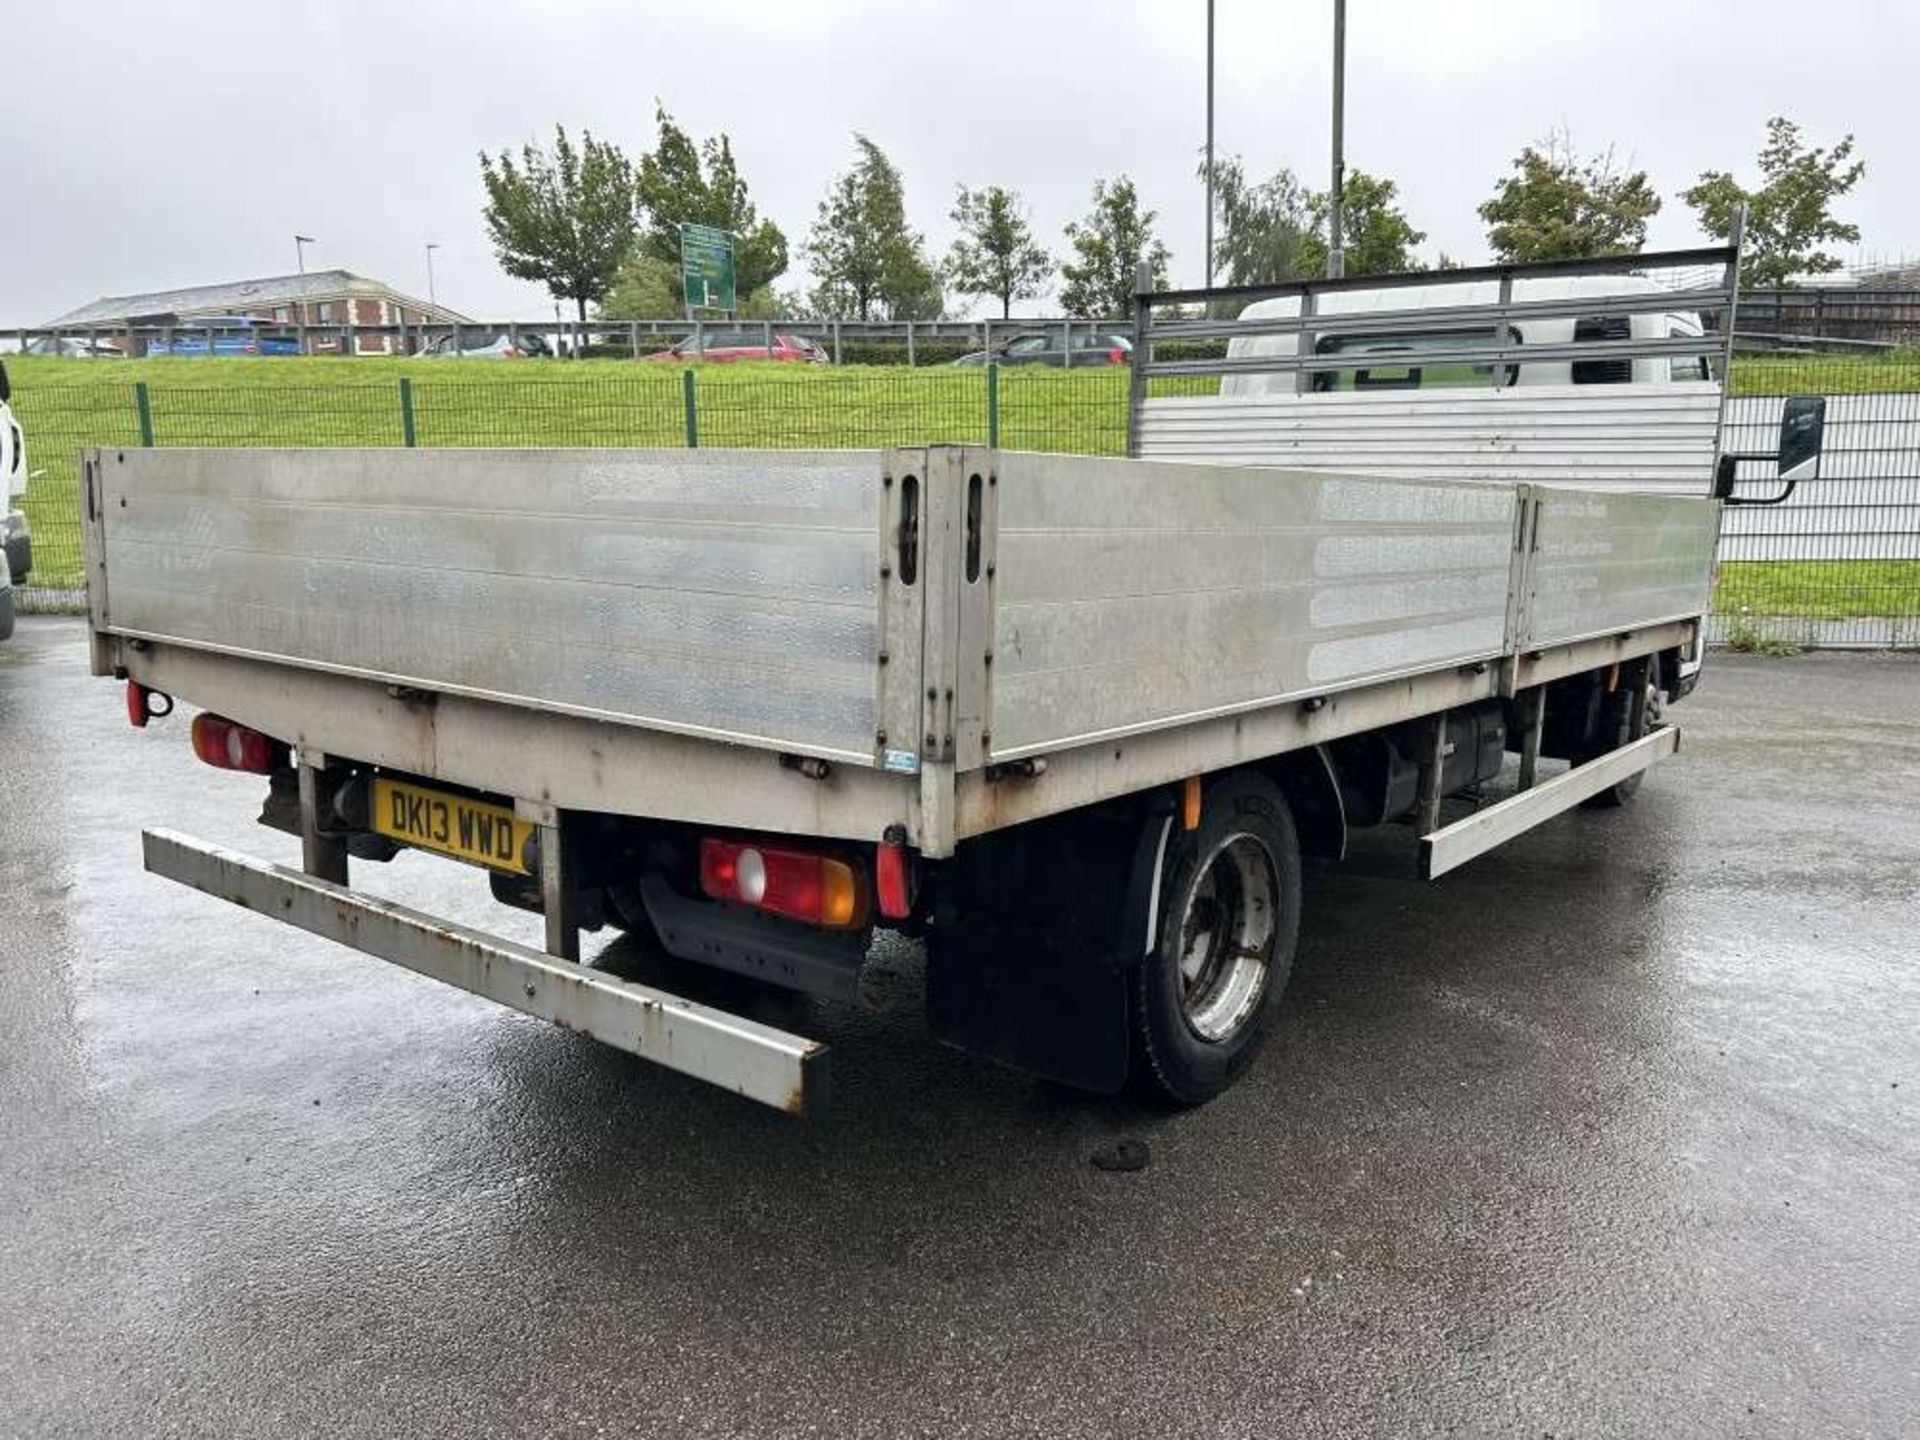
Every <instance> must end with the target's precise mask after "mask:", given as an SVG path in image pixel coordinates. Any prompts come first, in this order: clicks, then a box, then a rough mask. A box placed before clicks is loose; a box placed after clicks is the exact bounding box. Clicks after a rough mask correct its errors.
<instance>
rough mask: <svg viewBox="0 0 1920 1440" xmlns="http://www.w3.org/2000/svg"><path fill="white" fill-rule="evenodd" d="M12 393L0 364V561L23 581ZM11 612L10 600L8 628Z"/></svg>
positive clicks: (21, 462)
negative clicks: (10, 403) (15, 499)
mask: <svg viewBox="0 0 1920 1440" xmlns="http://www.w3.org/2000/svg"><path fill="white" fill-rule="evenodd" d="M12 393H13V387H12V382H11V381H9V380H8V379H7V367H6V366H5V365H4V364H0V501H4V502H5V503H4V504H3V505H0V560H4V561H5V562H6V569H7V573H8V575H9V576H10V577H11V578H12V579H14V580H25V579H26V578H27V576H28V575H29V574H31V573H32V571H33V531H32V528H31V527H30V526H29V525H28V524H27V517H26V514H25V512H24V511H20V510H16V509H14V508H13V499H14V497H15V496H17V495H24V494H26V493H27V442H26V437H25V436H23V435H22V434H21V433H20V424H19V422H18V421H17V420H15V419H14V418H13V411H12V409H11V408H10V407H9V406H8V404H7V401H8V399H9V398H10V397H11V395H12ZM12 613H13V612H12V602H11V601H10V600H9V602H8V610H7V618H8V628H9V629H11V628H12ZM0 638H3V637H0Z"/></svg>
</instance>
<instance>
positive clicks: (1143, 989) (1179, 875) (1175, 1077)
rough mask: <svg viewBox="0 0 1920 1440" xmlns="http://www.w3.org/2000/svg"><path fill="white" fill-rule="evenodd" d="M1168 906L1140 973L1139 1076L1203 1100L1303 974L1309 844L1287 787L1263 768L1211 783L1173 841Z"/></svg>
mask: <svg viewBox="0 0 1920 1440" xmlns="http://www.w3.org/2000/svg"><path fill="white" fill-rule="evenodd" d="M1159 902H1160V903H1159V935H1158V939H1157V941H1156V943H1155V945H1154V948H1153V950H1152V952H1151V953H1150V954H1149V955H1148V956H1147V958H1146V960H1145V962H1144V963H1143V964H1142V965H1141V966H1140V967H1139V969H1138V970H1137V971H1136V972H1135V973H1136V978H1135V984H1134V992H1133V997H1132V998H1133V1012H1134V1013H1133V1021H1134V1040H1135V1055H1134V1064H1133V1077H1134V1080H1135V1082H1136V1084H1137V1085H1138V1086H1139V1087H1140V1088H1141V1089H1143V1090H1144V1091H1145V1092H1146V1093H1148V1094H1149V1095H1152V1096H1155V1097H1157V1098H1160V1099H1163V1100H1168V1101H1172V1102H1173V1103H1175V1104H1180V1105H1198V1104H1201V1103H1203V1102H1204V1101H1207V1100H1211V1099H1212V1098H1213V1097H1214V1096H1216V1095H1218V1094H1219V1093H1220V1092H1221V1091H1223V1090H1225V1089H1226V1088H1227V1087H1228V1086H1229V1085H1231V1084H1233V1082H1234V1081H1235V1080H1237V1079H1238V1078H1239V1077H1240V1074H1241V1072H1242V1071H1244V1070H1245V1069H1246V1068H1247V1065H1248V1064H1249V1063H1250V1062H1251V1061H1252V1060H1253V1057H1254V1055H1255V1054H1256V1053H1258V1051H1259V1048H1260V1043H1261V1041H1262V1040H1263V1039H1264V1038H1265V1035H1266V1032H1267V1029H1268V1027H1269V1026H1270V1024H1271V1022H1272V1019H1273V1015H1274V1012H1275V1011H1276V1010H1277V1009H1278V1007H1279V1003H1280V995H1281V992H1282V991H1284V990H1285V989H1286V985H1287V977H1288V975H1289V974H1290V973H1291V971H1292V969H1293V952H1294V943H1295V940H1296V937H1297V936H1298V934H1299V928H1300V842H1299V839H1298V838H1297V836H1296V834H1295V832H1294V828H1293V816H1292V814H1291V813H1290V812H1289V810H1288V808H1287V801H1286V797H1285V796H1284V795H1283V794H1282V793H1281V791H1280V789H1279V787H1278V786H1276V785H1274V784H1272V783H1271V782H1269V781H1267V780H1265V779H1263V778H1261V777H1259V776H1255V775H1234V776H1230V777H1228V778H1226V779H1224V780H1221V781H1218V782H1216V783H1215V784H1213V785H1210V786H1208V787H1207V791H1206V794H1205V797H1204V804H1203V806H1202V811H1201V822H1200V825H1199V828H1198V829H1195V830H1176V831H1175V832H1174V833H1173V835H1172V836H1171V837H1169V839H1168V842H1167V853H1166V857H1165V861H1164V863H1163V865H1162V867H1161V886H1160V897H1159Z"/></svg>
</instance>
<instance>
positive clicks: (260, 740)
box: [193, 712, 287, 775]
mask: <svg viewBox="0 0 1920 1440" xmlns="http://www.w3.org/2000/svg"><path fill="white" fill-rule="evenodd" d="M193 753H194V754H195V755H198V756H199V757H200V758H201V759H202V760H204V761H206V762H207V764H209V765H212V766H215V767H216V768H218V769H221V770H245V771H247V772H249V773H250V774H254V775H271V774H272V773H273V772H274V771H275V770H276V769H278V768H279V767H280V766H282V765H284V764H286V762H287V747H286V746H285V745H283V744H281V743H280V742H279V741H278V740H276V739H274V738H273V737H272V736H271V735H262V734H261V733H260V732H259V731H258V730H249V729H248V728H247V727H246V726H244V725H239V724H236V723H234V722H233V721H231V720H224V719H222V718H221V717H220V716H218V715H209V714H206V713H204V712H203V713H201V714H199V715H196V716H194V717H193Z"/></svg>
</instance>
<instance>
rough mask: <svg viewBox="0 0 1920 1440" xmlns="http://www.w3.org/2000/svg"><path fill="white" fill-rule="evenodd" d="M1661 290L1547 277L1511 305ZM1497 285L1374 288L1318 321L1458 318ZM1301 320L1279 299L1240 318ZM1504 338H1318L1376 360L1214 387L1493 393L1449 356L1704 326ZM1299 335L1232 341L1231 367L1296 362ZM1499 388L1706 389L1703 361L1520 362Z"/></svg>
mask: <svg viewBox="0 0 1920 1440" xmlns="http://www.w3.org/2000/svg"><path fill="white" fill-rule="evenodd" d="M1661 290H1662V287H1660V286H1658V285H1656V284H1655V283H1654V282H1653V281H1652V280H1650V279H1648V278H1646V277H1645V276H1639V275H1565V276H1561V275H1545V276H1540V277H1538V278H1535V279H1527V278H1524V277H1523V278H1520V279H1517V280H1515V281H1514V282H1513V293H1512V295H1511V297H1510V298H1511V299H1513V300H1514V301H1519V302H1525V301H1529V300H1536V301H1548V300H1574V299H1579V298H1581V297H1584V296H1595V297H1599V296H1607V297H1618V296H1621V295H1632V294H1636V293H1641V292H1644V293H1646V294H1648V295H1659V294H1660V293H1661ZM1499 302H1500V285H1499V282H1498V281H1495V280H1465V281H1453V282H1448V281H1445V280H1436V281H1434V282H1433V283H1432V284H1429V285H1383V286H1381V287H1380V288H1378V289H1355V290H1330V291H1327V292H1326V293H1324V294H1321V295H1319V296H1317V297H1316V300H1315V306H1316V313H1319V314H1324V315H1360V314H1366V313H1367V312H1369V311H1374V310H1379V311H1401V310H1442V309H1448V310H1457V309H1458V308H1459V307H1460V306H1463V305H1496V304H1498V303H1499ZM1299 313H1300V297H1299V296H1298V295H1276V296H1275V297H1274V298H1272V299H1271V300H1259V301H1255V302H1254V303H1253V304H1251V305H1249V306H1247V308H1246V309H1245V310H1242V311H1241V312H1240V318H1241V319H1242V320H1261V319H1285V318H1292V317H1294V316H1297V315H1298V314H1299ZM1505 329H1506V331H1507V333H1506V335H1504V336H1497V335H1495V333H1494V330H1493V327H1491V326H1483V327H1474V326H1462V325H1460V324H1458V323H1448V324H1436V325H1435V326H1434V327H1433V328H1432V329H1425V328H1420V327H1417V326H1415V327H1409V328H1408V329H1407V330H1406V331H1404V332H1399V333H1395V334H1389V335H1322V336H1320V337H1318V339H1317V341H1316V343H1315V345H1314V351H1315V353H1317V354H1321V355H1330V356H1331V355H1338V356H1342V357H1347V356H1353V357H1356V358H1357V357H1362V356H1372V355H1378V356H1379V357H1380V364H1378V365H1377V366H1369V367H1367V368H1365V369H1355V370H1340V371H1320V372H1317V373H1302V374H1301V375H1298V376H1296V375H1294V374H1275V375H1229V376H1226V377H1224V378H1223V379H1222V381H1221V383H1220V393H1221V394H1222V395H1239V396H1258V395H1278V394H1287V395H1291V394H1293V393H1295V391H1296V390H1297V389H1307V390H1311V391H1332V390H1356V391H1363V392H1364V391H1372V390H1428V389H1436V388H1441V387H1450V386H1473V387H1477V388H1480V389H1486V388H1489V387H1491V386H1492V385H1493V384H1494V376H1493V369H1492V367H1491V366H1488V365H1449V364H1448V363H1447V352H1448V351H1449V350H1462V349H1467V348H1469V347H1472V348H1476V349H1484V348H1485V347H1486V346H1487V345H1489V344H1491V343H1497V342H1498V341H1500V340H1503V339H1504V340H1508V341H1513V342H1515V343H1518V344H1521V345H1565V344H1568V343H1575V344H1577V343H1579V342H1581V341H1587V340H1626V339H1636V340H1642V339H1644V340H1656V339H1668V338H1673V337H1677V336H1687V337H1690V338H1694V337H1698V336H1699V335H1700V334H1701V333H1702V331H1701V324H1700V317H1699V315H1698V314H1695V313H1693V312H1691V311H1683V310H1662V309H1659V308H1658V307H1657V306H1656V307H1654V308H1650V309H1649V310H1647V311H1646V312H1644V313H1640V314H1633V315H1595V316H1592V317H1590V318H1587V319H1579V320H1576V319H1568V318H1566V317H1560V318H1557V319H1541V320H1521V321H1518V322H1516V323H1512V324H1509V325H1507V326H1505ZM1299 353H1300V337H1299V336H1298V335H1255V336H1247V337H1244V338H1239V339H1235V340H1232V341H1230V342H1229V343H1228V346H1227V354H1228V356H1229V358H1231V359H1241V358H1246V357H1251V356H1256V355H1287V356H1291V355H1298V354H1299ZM1501 368H1502V374H1501V376H1500V383H1501V384H1502V385H1508V386H1511V385H1618V384H1625V383H1628V382H1638V383H1641V384H1649V383H1651V384H1662V383H1668V382H1675V381H1684V380H1706V379H1710V378H1711V376H1710V374H1709V372H1708V369H1707V360H1706V357H1705V356H1701V355H1687V356H1675V357H1671V358H1652V359H1636V360H1589V361H1578V360H1576V361H1565V360H1561V361H1541V362H1537V363H1534V362H1527V361H1522V362H1521V363H1520V364H1519V365H1517V366H1516V365H1507V366H1503V367H1501Z"/></svg>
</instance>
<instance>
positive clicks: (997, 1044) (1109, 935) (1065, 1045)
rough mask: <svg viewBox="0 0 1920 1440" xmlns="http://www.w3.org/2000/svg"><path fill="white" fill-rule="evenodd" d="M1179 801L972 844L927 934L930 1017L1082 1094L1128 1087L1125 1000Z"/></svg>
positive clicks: (1041, 825) (949, 1039)
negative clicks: (941, 908)
mask: <svg viewBox="0 0 1920 1440" xmlns="http://www.w3.org/2000/svg"><path fill="white" fill-rule="evenodd" d="M1172 823H1173V818H1172V802H1171V800H1170V799H1166V798H1164V797H1157V800H1156V803H1153V804H1151V805H1150V806H1149V808H1148V810H1147V812H1146V813H1144V814H1143V812H1142V809H1141V808H1140V807H1138V806H1131V807H1128V808H1127V809H1125V810H1123V811H1115V812H1111V813H1106V814H1096V815H1093V816H1090V817H1082V816H1065V817H1061V818H1059V819H1056V820H1041V821H1035V822H1033V823H1031V824H1028V825H1022V826H1019V827H1017V828H1016V829H1014V830H1010V831H1006V832H1002V833H998V834H995V835H992V836H988V837H984V838H983V839H981V840H979V841H976V842H973V843H972V844H971V845H963V846H962V847H961V848H960V852H959V854H958V855H956V856H955V858H954V860H953V861H952V862H950V864H949V869H948V873H947V875H946V877H945V883H946V891H947V899H948V903H947V905H946V906H945V907H944V909H945V910H946V912H947V913H946V914H944V915H941V914H939V913H938V912H937V913H936V918H935V923H934V925H933V926H932V927H930V929H929V932H928V936H927V1021H928V1025H929V1027H930V1028H931V1029H932V1031H933V1033H934V1035H935V1036H936V1037H937V1038H938V1039H940V1040H942V1041H944V1042H945V1043H947V1044H949V1045H953V1046H955V1047H957V1048H958V1049H961V1050H964V1051H966V1052H967V1053H968V1054H971V1055H978V1056H981V1057H982V1058H985V1059H989V1060H994V1061H997V1062H999V1063H1000V1064H1003V1065H1008V1066H1011V1067H1013V1068H1014V1069H1017V1070H1023V1071H1026V1072H1028V1073H1030V1074H1034V1075H1039V1076H1043V1077H1045V1078H1046V1079H1049V1080H1054V1081H1058V1082H1059V1083H1061V1084H1064V1085H1071V1086H1074V1087H1076V1088H1078V1089H1082V1090H1092V1091H1097V1092H1100V1093H1105V1094H1111V1093H1113V1092H1115V1091H1118V1090H1119V1089H1121V1088H1122V1086H1124V1085H1125V1084H1126V1080H1127V1072H1128V1066H1129V1063H1130V1060H1131V1056H1132V1033H1133V1026H1132V1017H1131V1010H1130V1004H1131V1002H1130V999H1129V996H1130V993H1131V989H1132V976H1133V971H1134V968H1135V967H1136V966H1137V965H1138V964H1139V963H1140V961H1141V957H1142V956H1143V954H1144V953H1145V950H1146V946H1147V936H1148V931H1149V929H1150V927H1151V924H1152V911H1153V903H1152V900H1153V894H1154V891H1155V890H1156V889H1157V887H1158V883H1159V861H1160V856H1161V854H1162V852H1163V849H1164V846H1165V842H1166V837H1167V834H1168V833H1169V830H1170V828H1171V825H1172Z"/></svg>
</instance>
